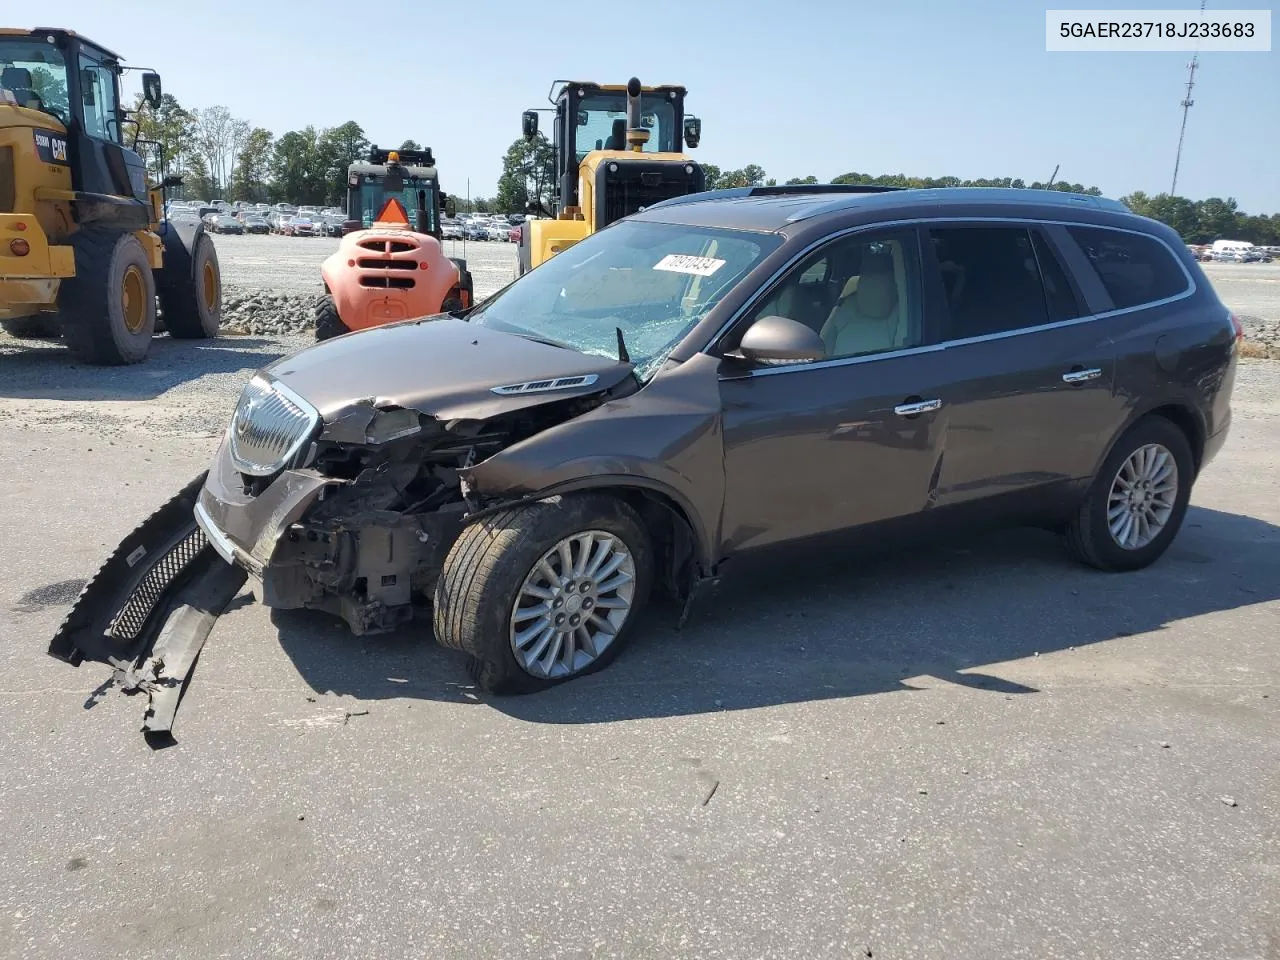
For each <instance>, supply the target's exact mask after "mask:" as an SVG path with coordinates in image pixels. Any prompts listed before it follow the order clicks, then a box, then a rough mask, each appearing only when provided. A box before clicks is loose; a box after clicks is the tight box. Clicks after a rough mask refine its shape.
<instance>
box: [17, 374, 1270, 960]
mask: <svg viewBox="0 0 1280 960" xmlns="http://www.w3.org/2000/svg"><path fill="white" fill-rule="evenodd" d="M223 359H224V360H225V363H224V367H225V369H224V368H219V371H218V372H215V373H212V374H210V375H209V376H208V378H207V384H212V385H213V386H211V387H210V388H209V389H208V390H204V389H203V388H202V387H201V386H200V384H202V383H206V378H197V379H195V380H194V381H192V382H188V381H183V385H182V386H181V387H180V388H179V386H177V385H174V386H173V387H172V389H175V390H176V389H180V390H181V391H188V393H185V394H184V393H181V392H179V393H178V394H177V395H176V396H177V399H176V400H175V399H174V396H172V395H171V393H172V391H171V390H166V391H160V392H159V393H160V399H159V400H156V399H148V398H147V397H146V396H138V397H133V398H131V399H126V400H121V399H119V398H118V397H114V396H113V397H111V398H108V399H94V398H93V397H92V396H88V395H86V396H85V397H83V398H82V399H80V400H66V401H63V402H64V403H65V405H66V413H65V416H63V417H62V418H60V419H59V418H56V417H53V416H52V415H50V416H48V417H44V418H42V419H39V420H36V421H33V422H27V421H26V420H25V419H24V417H22V416H9V417H7V418H5V419H3V420H0V469H2V470H3V473H4V476H5V478H6V482H5V484H4V485H3V486H0V529H3V531H4V533H5V548H4V550H3V551H0V584H2V586H0V638H2V641H0V642H3V644H4V652H5V664H6V665H7V672H6V675H5V677H4V679H3V681H0V729H3V731H4V733H5V735H4V736H3V737H0V769H3V771H4V776H3V777H0V834H2V835H3V837H4V840H3V842H0V956H3V957H6V958H7V957H12V958H23V960H39V958H58V960H63V958H67V957H77V958H99V957H102V958H107V957H111V958H117V957H129V958H174V957H181V958H188V957H190V958H201V960H204V958H216V957H234V958H242V957H288V958H293V957H297V958H308V960H316V958H321V960H323V958H345V957H352V958H369V957H377V958H398V957H405V958H408V957H414V958H421V957H465V958H486V957H493V958H501V960H517V958H525V957H528V958H550V957H571V958H588V957H589V958H597V957H601V958H603V957H625V958H664V960H666V958H677V957H681V958H682V957H697V958H720V957H723V958H733V960H742V958H763V957H786V958H795V957H803V958H837V957H838V958H850V957H855V958H858V957H868V956H872V957H875V958H908V957H910V958H933V957H946V958H974V960H979V958H981V960H990V958H995V957H998V958H1028V960H1048V958H1057V957H1073V958H1074V957H1108V958H1120V957H1123V958H1152V960H1170V958H1181V957H1196V958H1206V957H1215V958H1216V957H1222V958H1233V960H1264V958H1267V960H1274V958H1276V957H1277V956H1280V650H1278V649H1277V644H1278V643H1280V473H1278V472H1277V468H1278V467H1280V390H1278V384H1280V365H1277V364H1276V363H1274V362H1270V363H1268V362H1253V363H1246V364H1244V365H1243V367H1242V369H1241V373H1240V377H1239V382H1238V385H1237V389H1236V403H1235V424H1234V428H1233V434H1232V436H1231V438H1230V440H1229V442H1228V444H1227V447H1226V448H1225V450H1224V451H1223V452H1222V454H1221V455H1220V456H1219V459H1218V460H1217V461H1215V462H1214V463H1213V464H1212V465H1211V466H1210V468H1209V469H1208V471H1207V472H1206V473H1205V475H1204V476H1203V478H1202V479H1201V481H1200V483H1199V485H1198V487H1197V489H1196V492H1195V495H1194V498H1193V504H1194V506H1193V508H1192V510H1191V512H1190V514H1189V515H1188V518H1187V524H1186V526H1185V528H1184V530H1183V532H1182V534H1181V535H1180V537H1179V539H1178V540H1177V541H1176V542H1175V544H1174V546H1173V547H1172V549H1171V550H1170V551H1169V553H1168V554H1167V556H1166V557H1165V558H1164V559H1163V560H1162V561H1161V562H1159V563H1158V564H1157V565H1155V566H1154V567H1152V568H1150V569H1148V570H1146V571H1142V572H1139V573H1135V574H1125V575H1104V574H1099V573H1096V572H1092V571H1089V570H1086V569H1084V568H1081V567H1078V566H1076V565H1075V564H1073V563H1072V562H1071V561H1069V560H1068V559H1067V558H1066V557H1065V556H1064V555H1063V553H1062V552H1061V551H1060V549H1059V547H1058V544H1057V543H1056V542H1055V541H1054V539H1053V538H1052V537H1050V536H1048V535H1046V534H1043V533H1037V532H1013V533H1007V534H1002V535H999V536H994V537H991V538H988V539H984V540H981V541H975V542H972V543H968V544H965V545H963V546H950V547H937V548H932V549H917V550H915V551H913V552H910V553H906V554H898V555H888V556H884V557H867V558H848V557H832V556H826V557H820V558H819V557H815V558H814V559H813V561H812V563H809V564H807V565H799V566H789V567H788V568H786V569H771V568H769V567H768V566H762V565H757V566H756V567H753V568H750V569H747V570H745V571H743V572H741V573H740V574H739V576H738V577H737V578H730V579H728V580H727V581H726V583H725V585H724V587H723V588H722V590H721V591H720V593H719V595H718V596H716V597H715V598H713V600H712V601H711V602H708V603H707V604H706V605H705V606H703V607H701V608H700V609H698V610H697V612H696V613H695V615H694V617H693V619H692V621H691V622H690V623H689V624H688V625H687V626H686V627H685V628H684V629H683V630H680V631H677V630H676V629H675V628H674V611H671V610H669V609H665V608H658V609H655V610H653V611H652V613H651V615H650V617H649V618H648V623H647V626H646V628H645V629H644V630H643V631H642V632H641V633H640V634H638V635H637V636H636V638H635V642H634V644H633V645H632V646H631V647H630V648H629V649H628V650H627V651H625V652H624V653H623V655H622V656H621V657H620V658H619V659H618V661H617V662H616V663H614V664H613V665H612V666H611V667H610V668H609V669H608V670H606V671H604V672H602V673H600V674H598V675H596V676H594V677H590V678H587V679H584V680H580V681H577V682H574V683H572V684H569V685H567V686H565V687H562V688H559V689H557V690H555V691H553V692H550V693H547V694H541V695H536V696H533V697H525V698H516V699H505V700H504V699H490V698H488V697H486V696H483V695H479V694H477V692H476V691H475V689H474V688H473V687H472V686H471V685H470V684H469V682H468V680H467V678H466V675H465V673H464V670H463V668H462V663H461V661H460V660H459V659H458V658H457V656H455V655H454V654H452V653H450V652H448V651H444V650H442V649H439V648H437V647H436V646H435V645H434V644H433V643H432V642H431V641H430V637H429V633H428V628H427V627H426V625H422V626H415V627H414V628H411V629H406V630H403V631H401V632H399V633H397V634H394V635H391V636H389V637H369V638H365V639H363V640H360V639H355V638H352V637H350V636H349V635H348V634H346V633H345V631H344V630H343V629H342V628H341V627H340V626H339V625H337V624H336V623H334V622H333V621H331V620H329V619H328V618H326V617H324V616H322V615H296V614H277V615H276V616H275V617H274V618H273V617H272V616H271V615H270V613H269V611H267V610H265V609H263V608H262V607H260V606H257V605H256V604H254V603H253V602H251V600H250V599H249V598H248V597H247V596H245V597H242V598H241V599H240V600H238V601H237V602H236V603H235V604H234V605H233V609H232V610H231V611H230V612H229V613H228V614H227V615H226V616H225V617H224V618H223V619H222V620H221V621H220V623H219V624H218V626H217V628H216V629H215V631H214V633H213V636H212V638H211V639H210V642H209V644H208V646H207V647H206V649H205V652H204V654H203V656H202V658H201V660H200V663H199V666H198V668H197V670H196V673H195V676H194V679H193V681H192V683H191V687H190V690H189V693H188V695H187V697H186V699H185V701H184V702H183V706H182V709H181V710H180V712H179V714H178V721H177V725H176V728H175V733H176V737H177V743H176V744H175V745H173V746H171V747H169V748H167V749H163V750H159V751H152V750H151V749H149V748H148V747H147V745H146V744H145V743H144V741H143V738H142V736H141V735H140V734H139V732H138V728H139V724H140V721H141V717H142V711H143V709H144V706H145V701H144V700H143V699H142V698H139V697H133V698H130V697H125V696H122V695H120V694H118V693H117V692H115V691H111V692H109V693H108V694H107V695H106V696H105V697H93V696H91V694H92V692H93V691H94V689H95V688H96V687H98V686H99V684H100V683H101V682H102V681H103V680H104V679H105V677H106V675H107V671H106V669H105V668H104V667H101V666H97V665H92V664H90V665H85V666H84V667H81V668H79V669H73V668H71V667H68V666H67V665H65V664H62V663H59V662H57V661H54V660H53V659H51V658H49V657H48V656H46V655H45V653H44V650H45V645H46V644H47V642H48V640H49V637H50V636H51V635H52V633H53V631H54V630H55V628H56V626H57V623H58V621H59V619H60V618H61V617H62V615H63V614H64V613H65V612H66V610H67V605H68V604H69V602H70V601H71V599H72V598H73V597H74V595H75V593H76V591H77V590H78V589H79V587H80V585H81V584H82V583H83V580H84V578H86V577H88V576H90V575H91V574H92V573H93V572H94V570H95V569H96V567H97V565H98V564H99V563H100V562H101V560H102V559H103V557H105V555H106V554H107V552H108V551H109V550H110V549H111V548H112V547H113V546H114V545H115V543H116V542H117V541H118V539H119V538H120V536H121V535H123V534H124V533H125V532H127V531H128V530H129V529H131V528H132V527H133V526H134V525H135V524H136V523H137V522H138V521H139V520H140V519H141V518H142V517H144V516H145V515H146V514H147V513H149V512H150V510H151V509H152V508H154V507H155V506H157V505H158V504H159V503H161V502H162V501H163V500H165V499H167V497H168V496H169V495H170V494H171V493H172V492H174V491H175V490H176V489H177V488H178V487H180V486H181V485H182V484H184V483H185V482H186V481H187V480H189V479H190V478H191V477H193V476H194V475H196V474H197V473H199V472H200V471H201V470H202V469H204V467H205V465H206V464H207V462H208V459H209V457H210V455H211V453H212V449H213V444H214V442H215V440H214V437H215V435H216V417H217V416H221V415H222V413H221V412H220V407H219V405H220V404H222V403H225V402H228V400H229V398H231V397H233V393H231V392H230V389H231V384H233V383H234V382H238V380H239V379H242V378H243V376H245V375H247V371H248V369H250V368H251V366H252V365H256V361H255V357H254V356H245V357H243V358H241V361H240V362H242V363H243V364H244V365H245V369H244V370H241V371H238V372H237V371H236V370H234V369H232V368H234V367H235V363H234V362H232V360H231V359H227V358H223ZM160 369H167V368H165V367H161V368H160ZM137 376H138V377H141V376H143V374H142V373H138V374H137ZM66 383H67V384H68V386H70V385H71V384H73V383H74V381H73V379H72V378H71V376H70V374H68V375H66ZM109 386H110V384H109V383H108V382H107V381H106V380H104V382H103V384H102V385H101V389H102V390H106V389H107V388H108V387H109ZM85 389H86V390H88V389H89V388H85ZM113 389H117V390H118V389H121V388H120V387H119V385H118V383H117V384H116V386H115V387H113ZM197 395H200V396H205V397H206V400H202V401H200V402H201V403H207V404H208V407H207V413H205V414H201V416H200V417H199V418H197V420H198V422H191V423H186V422H183V421H182V420H181V418H180V417H177V418H175V417H173V416H168V418H166V416H160V415H157V416H156V417H155V418H149V417H147V416H146V415H145V411H146V410H148V409H154V410H159V409H161V407H160V406H159V404H160V403H161V401H164V403H165V409H168V408H169V407H180V406H182V405H183V404H184V403H187V402H188V401H191V402H194V401H192V400H191V398H193V397H195V396H197ZM166 397H167V398H168V400H165V399H164V398H166ZM183 397H186V398H187V399H186V400H184V399H183ZM209 398H213V399H209ZM36 399H39V400H40V401H41V402H42V403H44V402H47V403H55V402H57V401H56V400H51V399H49V398H47V397H45V398H36ZM27 400H31V398H29V397H28V398H27ZM14 402H16V401H15V400H11V399H6V400H5V401H4V406H5V409H6V410H11V409H12V406H11V405H12V403H14ZM33 402H34V401H33ZM118 403H125V404H126V406H125V407H123V408H122V407H119V406H113V404H118ZM128 404H133V406H129V405H128ZM148 405H150V406H148ZM47 409H52V408H47ZM201 409H204V408H201ZM122 411H123V412H122ZM98 416H101V417H105V418H108V419H107V420H101V421H98V420H92V419H89V420H86V417H98ZM104 423H110V424H111V430H110V431H108V433H107V434H102V433H100V432H99V430H98V429H96V428H95V427H94V426H93V425H94V424H98V425H99V426H101V425H102V424H104Z"/></svg>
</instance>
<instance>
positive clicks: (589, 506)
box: [434, 494, 652, 694]
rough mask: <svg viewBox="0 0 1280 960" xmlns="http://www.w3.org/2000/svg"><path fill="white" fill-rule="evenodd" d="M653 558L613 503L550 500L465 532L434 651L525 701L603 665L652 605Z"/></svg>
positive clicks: (636, 522) (633, 523)
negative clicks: (451, 654)
mask: <svg viewBox="0 0 1280 960" xmlns="http://www.w3.org/2000/svg"><path fill="white" fill-rule="evenodd" d="M651 577H652V552H651V549H650V545H649V538H648V535H647V534H646V533H645V528H644V524H643V522H642V521H641V519H640V517H639V516H638V515H637V514H636V512H635V511H634V510H633V509H631V507H629V506H628V505H627V504H625V503H623V502H622V501H621V500H618V499H617V498H615V497H611V496H608V495H603V494H580V495H569V496H565V497H556V498H552V499H550V500H544V501H540V502H538V503H532V504H528V505H526V506H523V507H517V508H514V509H511V510H506V511H503V512H501V513H498V514H493V515H491V516H488V517H485V518H482V519H481V520H478V521H476V522H475V523H473V524H472V525H471V526H469V527H467V528H466V529H465V530H463V532H462V535H461V536H460V537H459V538H458V540H457V542H456V543H455V544H454V545H453V547H452V548H451V549H450V551H449V555H448V556H447V557H446V558H445V562H444V566H443V568H442V570H441V574H440V579H439V580H438V581H437V582H436V589H435V611H434V626H435V635H436V639H437V641H438V642H439V643H441V644H442V645H443V646H446V647H452V648H454V649H457V650H462V651H463V652H465V653H467V654H469V655H470V657H471V661H470V669H471V674H472V676H473V677H474V678H475V680H476V683H477V684H478V685H479V686H480V688H481V689H483V690H486V691H488V692H490V693H496V694H515V693H529V692H532V691H535V690H540V689H543V688H545V687H549V686H552V685H554V684H558V683H563V682H564V681H566V680H572V679H573V678H575V677H580V676H583V675H585V674H588V673H592V672H594V671H596V670H599V669H601V668H603V667H604V666H606V665H607V664H608V663H609V662H610V661H612V660H613V658H614V657H616V656H617V655H618V653H619V651H620V650H621V649H622V645H623V643H624V641H625V640H626V638H627V636H628V635H629V634H630V631H631V630H632V629H633V628H634V625H635V621H636V619H637V617H638V616H639V614H640V611H641V610H642V609H643V607H644V603H645V601H646V600H647V598H648V592H649V584H650V580H651Z"/></svg>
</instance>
